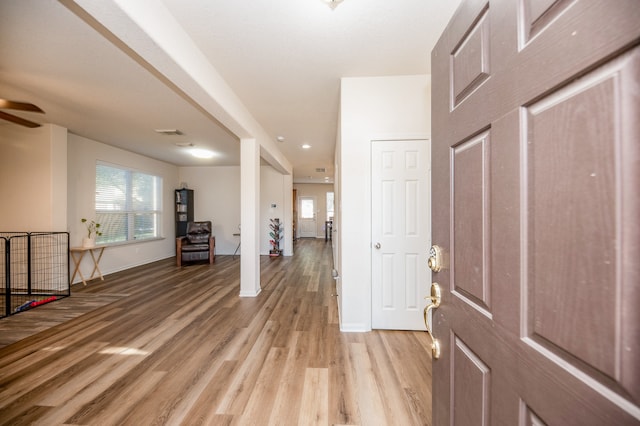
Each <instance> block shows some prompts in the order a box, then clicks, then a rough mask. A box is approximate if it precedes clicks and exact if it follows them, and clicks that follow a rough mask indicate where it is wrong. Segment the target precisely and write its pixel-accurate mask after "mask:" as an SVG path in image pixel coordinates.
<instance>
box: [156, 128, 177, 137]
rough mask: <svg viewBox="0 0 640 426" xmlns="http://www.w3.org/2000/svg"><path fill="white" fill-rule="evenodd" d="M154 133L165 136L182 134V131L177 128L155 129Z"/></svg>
mask: <svg viewBox="0 0 640 426" xmlns="http://www.w3.org/2000/svg"><path fill="white" fill-rule="evenodd" d="M155 130H156V133H160V134H161V135H167V136H182V135H184V133H182V131H180V130H178V129H155Z"/></svg>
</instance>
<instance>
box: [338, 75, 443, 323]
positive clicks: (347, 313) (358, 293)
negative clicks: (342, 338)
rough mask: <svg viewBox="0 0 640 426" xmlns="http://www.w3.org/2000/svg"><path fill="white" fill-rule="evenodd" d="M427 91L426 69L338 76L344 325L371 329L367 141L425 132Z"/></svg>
mask: <svg viewBox="0 0 640 426" xmlns="http://www.w3.org/2000/svg"><path fill="white" fill-rule="evenodd" d="M430 93H431V87H430V76H427V75H415V76H399V77H367V78H343V79H342V85H341V101H340V123H341V124H340V135H339V138H338V140H339V141H340V143H339V144H338V148H337V149H339V150H340V152H339V153H338V154H336V158H337V159H338V161H339V162H340V164H339V165H338V168H339V172H338V175H339V186H340V190H339V191H338V193H337V194H336V196H337V197H338V198H337V201H336V204H337V205H339V207H338V208H337V213H336V214H338V215H339V218H338V220H337V222H338V232H337V235H338V236H339V239H340V241H339V248H340V253H339V256H340V259H339V261H338V262H337V263H338V265H339V268H340V270H339V273H340V276H341V278H340V284H339V297H340V306H341V310H340V315H341V317H340V328H341V329H342V330H344V331H368V330H370V329H371V141H372V140H395V139H425V138H428V137H429V135H430V129H431V118H430V116H431V107H430V96H431V94H430ZM334 236H335V235H334Z"/></svg>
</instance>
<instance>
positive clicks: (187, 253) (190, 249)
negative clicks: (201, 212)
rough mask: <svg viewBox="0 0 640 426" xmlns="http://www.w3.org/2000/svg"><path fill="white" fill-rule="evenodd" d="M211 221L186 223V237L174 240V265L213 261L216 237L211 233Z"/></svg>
mask: <svg viewBox="0 0 640 426" xmlns="http://www.w3.org/2000/svg"><path fill="white" fill-rule="evenodd" d="M212 229H213V228H212V226H211V221H209V220H208V221H204V222H188V223H187V235H186V236H184V237H178V238H176V264H177V265H178V266H182V262H192V261H196V260H208V261H209V263H213V262H214V261H215V256H216V237H214V236H213V235H212V234H211V233H212Z"/></svg>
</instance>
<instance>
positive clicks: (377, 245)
mask: <svg viewBox="0 0 640 426" xmlns="http://www.w3.org/2000/svg"><path fill="white" fill-rule="evenodd" d="M374 247H375V248H376V249H378V250H380V247H382V246H381V245H380V243H376V245H375V246H374Z"/></svg>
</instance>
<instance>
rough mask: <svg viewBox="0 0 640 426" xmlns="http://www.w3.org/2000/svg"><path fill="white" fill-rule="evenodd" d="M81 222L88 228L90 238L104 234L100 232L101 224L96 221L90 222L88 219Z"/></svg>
mask: <svg viewBox="0 0 640 426" xmlns="http://www.w3.org/2000/svg"><path fill="white" fill-rule="evenodd" d="M81 222H82V223H84V226H86V227H87V237H88V238H91V234H96V236H100V235H102V232H100V224H99V223H98V222H96V221H95V220H92V221H88V220H87V219H85V218H82V219H81Z"/></svg>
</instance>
